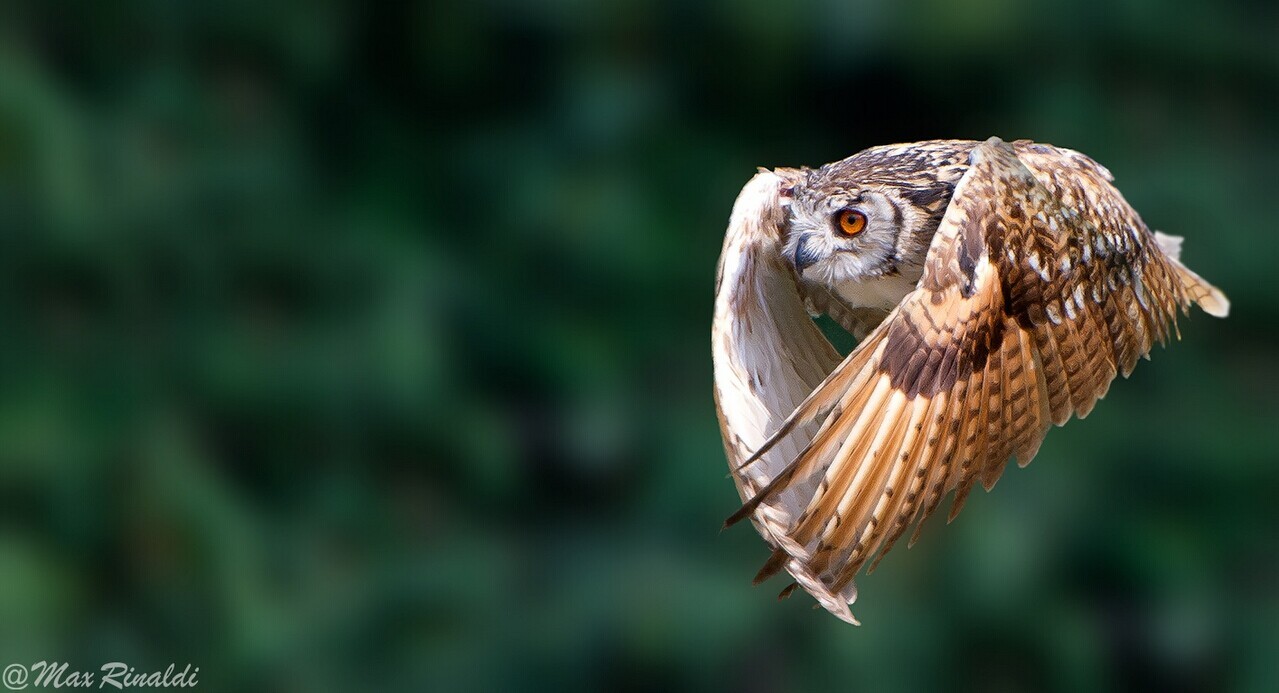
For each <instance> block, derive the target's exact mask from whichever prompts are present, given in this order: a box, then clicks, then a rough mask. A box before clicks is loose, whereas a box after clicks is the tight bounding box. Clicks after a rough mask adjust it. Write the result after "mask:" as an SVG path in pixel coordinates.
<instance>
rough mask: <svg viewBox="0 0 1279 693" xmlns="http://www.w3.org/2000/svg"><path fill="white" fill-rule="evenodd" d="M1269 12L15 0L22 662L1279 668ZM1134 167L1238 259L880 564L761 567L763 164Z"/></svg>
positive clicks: (597, 682) (14, 464) (612, 679)
mask: <svg viewBox="0 0 1279 693" xmlns="http://www.w3.org/2000/svg"><path fill="white" fill-rule="evenodd" d="M1275 27H1279V13H1276V11H1275V9H1274V8H1273V7H1271V6H1269V5H1265V4H1264V3H1252V7H1245V6H1243V5H1239V6H1226V5H1221V4H1204V3H1192V2H1189V1H1188V0H1185V1H1178V2H1172V3H1154V2H1118V3H1097V4H1088V5H1085V6H1083V7H1080V6H1077V5H1076V4H1074V3H1061V4H1060V6H1059V7H1055V8H1054V7H1050V6H1046V5H1044V6H1040V5H1035V4H1024V3H1015V2H1010V1H1006V0H983V1H982V2H977V3H957V2H950V1H948V0H926V1H925V2H920V3H897V2H889V1H888V0H882V1H874V2H864V3H837V2H809V3H799V4H788V3H778V2H764V1H762V0H751V1H749V2H745V3H714V4H696V3H685V2H668V3H657V4H646V3H639V2H620V3H586V2H549V3H519V2H501V1H498V0H483V1H480V2H457V3H447V2H431V3H421V4H419V5H418V6H417V7H407V6H404V5H401V4H398V3H355V2H338V1H337V0H331V1H328V2H315V3H298V2H281V3H276V2H269V1H265V0H259V1H258V2H241V1H238V0H236V1H231V2H219V3H195V2H146V3H127V4H125V5H124V6H121V4H120V3H112V2H79V3H52V2H31V3H19V4H13V3H10V4H9V5H6V6H5V7H4V8H3V9H2V10H0V226H3V231H2V236H0V237H2V238H3V241H2V243H3V247H2V248H0V283H2V284H3V290H2V291H0V315H2V316H3V318H2V322H0V325H2V326H3V332H2V336H3V339H2V341H0V379H2V380H0V382H2V385H0V508H2V510H0V516H2V517H3V518H4V524H3V529H0V665H4V664H7V663H9V662H35V661H37V660H41V659H52V660H64V661H69V662H71V663H72V664H73V667H78V668H82V669H89V670H95V671H96V670H97V668H98V667H99V666H100V665H101V664H103V663H105V662H108V661H113V660H120V661H124V662H127V663H129V664H131V665H133V666H135V667H137V668H138V669H139V670H149V669H157V668H158V669H162V668H164V667H165V666H167V665H168V664H169V663H170V662H177V663H178V667H179V668H181V667H182V666H183V665H184V664H185V663H186V662H191V663H193V664H194V665H197V666H199V667H201V672H200V680H201V688H207V689H208V690H224V691H231V690H239V691H252V690H290V691H311V690H315V691H346V690H427V691H454V690H477V691H492V690H517V689H518V690H545V691H557V692H558V691H567V690H584V689H603V690H713V689H734V690H875V691H894V690H902V691H906V690H928V691H938V690H974V691H1022V690H1027V691H1029V690H1061V691H1104V690H1121V689H1129V688H1146V689H1151V690H1162V691H1177V690H1187V691H1189V690H1241V691H1270V690H1274V689H1275V687H1276V686H1279V659H1276V652H1279V534H1277V533H1276V528H1277V527H1279V511H1277V510H1276V508H1277V507H1279V505H1277V504H1276V502H1275V501H1276V494H1279V467H1277V466H1276V459H1277V457H1276V452H1275V450H1276V445H1275V443H1276V427H1275V426H1276V420H1275V417H1276V414H1277V413H1279V407H1277V406H1276V405H1277V395H1276V388H1277V387H1279V362H1276V359H1275V348H1274V330H1273V328H1272V325H1274V324H1275V321H1276V319H1279V315H1277V311H1276V306H1277V305H1279V283H1277V282H1276V281H1275V268H1274V263H1275V259H1276V257H1279V253H1276V247H1275V242H1274V239H1275V238H1276V235H1275V223H1276V222H1275V214H1274V211H1273V207H1274V201H1275V194H1274V192H1273V191H1272V189H1271V188H1272V187H1273V186H1274V175H1273V171H1274V168H1275V162H1276V161H1279V127H1277V126H1276V124H1279V98H1277V94H1279V91H1277V85H1279V61H1276V60H1275V48H1274V46H1275V40H1276V38H1279V37H1277V36H1276V35H1275ZM990 135H999V136H1001V137H1003V138H1005V139H1009V140H1012V139H1015V138H1022V137H1028V138H1034V139H1038V140H1041V141H1046V142H1051V143H1054V144H1057V145H1062V146H1068V147H1074V148H1077V149H1080V150H1082V151H1084V152H1086V153H1087V154H1089V155H1091V156H1093V157H1095V158H1096V159H1098V160H1099V161H1101V162H1102V163H1104V164H1105V165H1107V166H1108V167H1110V168H1111V170H1112V171H1113V172H1114V173H1115V176H1116V178H1117V182H1118V184H1119V186H1120V188H1121V189H1122V190H1123V191H1124V194H1125V195H1126V196H1127V197H1128V199H1129V200H1130V201H1131V202H1132V203H1133V204H1134V205H1135V206H1136V207H1137V209H1139V210H1140V211H1141V212H1142V213H1143V214H1144V215H1145V218H1146V220H1147V221H1148V222H1149V223H1150V225H1151V226H1152V227H1155V228H1159V229H1162V230H1164V231H1166V232H1168V233H1173V234H1178V235H1184V236H1186V244H1185V258H1186V260H1187V263H1188V264H1189V266H1191V267H1192V268H1194V269H1195V270H1196V271H1198V272H1200V273H1201V274H1203V276H1205V277H1207V278H1208V279H1209V280H1210V281H1212V282H1214V283H1215V284H1217V285H1218V286H1220V287H1221V288H1222V289H1223V290H1224V291H1225V292H1226V293H1227V294H1228V295H1229V296H1230V298H1231V299H1232V300H1233V303H1234V309H1233V313H1232V315H1231V317H1230V318H1229V319H1228V320H1226V321H1216V320H1214V319H1211V318H1209V317H1207V316H1205V315H1204V314H1202V313H1199V312H1196V313H1194V314H1193V315H1191V316H1190V317H1189V318H1188V319H1183V320H1182V322H1181V331H1182V334H1183V335H1184V339H1183V341H1182V342H1180V343H1176V344H1173V345H1172V346H1171V347H1170V348H1168V349H1166V350H1157V351H1156V352H1155V354H1154V359H1153V362H1152V363H1143V364H1141V365H1140V366H1139V367H1138V368H1137V371H1136V372H1135V374H1134V375H1133V377H1132V379H1131V380H1130V381H1128V382H1118V383H1116V384H1115V386H1114V387H1113V388H1112V390H1111V394H1110V396H1109V397H1108V398H1107V399H1106V401H1104V402H1102V403H1101V404H1100V405H1099V406H1098V408H1097V410H1096V412H1095V414H1094V415H1093V416H1092V417H1090V418H1089V419H1088V420H1087V421H1083V422H1074V423H1072V424H1070V425H1069V426H1068V427H1067V428H1066V429H1065V430H1063V431H1054V432H1053V433H1052V434H1050V436H1049V438H1048V441H1047V443H1046V444H1045V445H1044V447H1043V449H1042V451H1041V452H1040V454H1039V457H1038V458H1037V460H1036V462H1035V464H1034V465H1032V466H1031V468H1029V469H1027V470H1013V471H1010V472H1009V473H1008V474H1007V475H1006V476H1005V478H1004V480H1003V481H1001V482H1000V484H999V489H998V491H997V492H995V493H993V494H991V495H989V496H986V495H984V494H978V495H980V497H979V498H975V499H973V500H972V501H971V502H970V504H969V506H968V510H967V512H965V513H964V515H963V517H961V518H960V519H959V520H958V521H957V522H956V524H955V525H953V526H951V527H948V528H947V527H943V526H942V523H941V522H940V521H939V520H933V521H932V523H931V526H930V527H929V528H928V529H927V530H926V531H925V533H924V538H923V540H922V541H921V543H920V545H918V546H917V547H916V548H915V549H914V550H913V551H909V552H907V551H904V550H901V549H899V550H898V552H895V553H894V554H893V555H892V556H890V557H889V558H888V559H887V560H886V561H885V562H884V564H883V565H882V566H881V567H880V569H879V571H878V572H877V573H876V574H874V575H873V576H870V577H869V578H866V579H863V580H862V581H861V582H860V585H861V588H862V594H863V600H862V601H861V602H860V603H859V604H858V605H857V607H856V609H855V611H856V613H857V615H858V616H859V617H860V618H861V619H862V621H863V622H864V623H865V624H866V625H865V626H863V627H862V628H860V629H859V628H852V627H849V626H846V625H845V624H843V623H840V622H839V621H837V620H835V619H834V618H832V617H830V616H829V615H827V614H825V613H823V612H820V611H812V610H811V609H810V608H809V605H810V604H811V600H810V599H809V598H808V597H807V596H805V595H802V594H799V595H796V596H795V597H793V598H791V599H790V600H788V601H786V602H784V603H781V604H778V603H777V602H775V601H774V600H773V599H772V594H773V593H774V592H775V591H776V590H778V589H781V587H783V586H784V584H785V583H784V582H782V581H780V580H777V581H774V583H770V584H769V585H767V586H765V587H763V588H759V589H754V588H752V587H751V586H750V582H749V581H750V577H751V575H753V574H754V571H755V570H756V568H757V567H758V564H759V563H760V562H761V561H762V560H763V559H764V558H765V557H766V555H767V552H766V549H765V547H764V545H763V543H762V542H761V541H760V540H759V538H758V537H757V536H756V535H755V534H754V533H753V532H752V531H751V530H750V529H749V528H747V527H741V528H737V529H734V530H732V531H730V532H726V533H724V534H722V535H721V534H719V533H718V532H719V526H720V521H721V520H722V519H723V518H724V517H725V516H727V515H728V514H729V513H731V512H732V511H733V510H734V509H735V508H736V507H737V497H736V495H735V493H734V491H733V488H732V484H731V482H729V481H728V480H727V479H726V478H725V473H726V471H727V467H726V465H725V463H724V459H723V451H722V447H721V444H720V441H719V432H718V429H717V425H716V421H715V415H714V410H713V407H712V403H711V394H710V392H711V387H710V378H711V371H710V354H709V344H708V341H709V320H710V314H711V298H712V283H713V279H714V264H715V260H716V257H717V255H718V252H719V246H720V242H721V240H722V233H723V228H724V224H725V222H726V219H727V215H728V212H729V209H730V206H731V204H732V201H733V198H734V196H735V195H736V192H737V190H738V189H739V188H740V186H741V185H742V184H743V183H744V182H745V181H746V180H747V179H748V178H749V177H750V176H751V175H752V173H753V171H754V167H755V166H757V165H769V166H773V165H799V164H810V165H812V164H820V163H822V162H825V161H829V160H833V159H837V158H841V157H843V156H846V155H848V154H850V153H852V152H854V151H857V150H859V149H862V148H864V147H867V146H870V145H875V144H883V143H887V142H893V141H913V140H919V139H927V138H934V137H966V138H985V137H987V136H990Z"/></svg>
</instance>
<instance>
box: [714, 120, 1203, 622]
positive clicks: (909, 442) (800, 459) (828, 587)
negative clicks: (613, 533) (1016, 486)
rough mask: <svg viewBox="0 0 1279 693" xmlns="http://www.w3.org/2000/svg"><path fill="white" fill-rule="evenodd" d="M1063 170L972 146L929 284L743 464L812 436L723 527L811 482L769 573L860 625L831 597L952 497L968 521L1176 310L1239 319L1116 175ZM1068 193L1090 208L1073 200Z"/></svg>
mask: <svg viewBox="0 0 1279 693" xmlns="http://www.w3.org/2000/svg"><path fill="white" fill-rule="evenodd" d="M1085 159H1086V157H1085ZM1088 161H1089V162H1090V161H1091V160H1088ZM1081 165H1082V164H1081ZM1037 168H1040V167H1037ZM1102 171H1104V169H1102ZM1040 175H1041V176H1043V177H1048V178H1051V177H1052V176H1053V175H1056V174H1050V173H1048V172H1047V166H1044V167H1043V168H1040ZM1062 175H1063V176H1065V177H1066V178H1067V179H1068V181H1069V182H1063V181H1061V180H1056V179H1052V180H1049V182H1048V184H1047V185H1045V184H1044V183H1043V182H1041V180H1039V179H1038V178H1037V177H1036V175H1035V174H1034V173H1032V171H1031V170H1029V169H1028V168H1027V166H1026V165H1024V164H1023V162H1022V161H1021V160H1020V159H1019V158H1018V156H1017V154H1016V152H1015V151H1014V149H1013V148H1012V147H1011V146H1010V145H1008V144H1006V143H1004V142H1002V141H1000V140H999V139H998V138H992V139H990V140H988V141H986V142H984V143H982V144H980V145H978V146H977V147H976V148H974V150H973V152H972V154H971V157H970V166H969V169H968V171H967V172H966V173H965V174H964V176H963V177H962V178H961V180H960V181H959V183H958V184H957V186H956V188H955V192H954V196H953V198H952V200H951V203H950V205H949V207H948V208H947V210H946V213H945V215H944V217H943V219H942V221H941V224H940V226H939V228H938V231H937V233H936V235H935V236H934V239H933V242H932V244H931V246H930V248H929V251H928V255H927V258H926V261H925V269H924V274H923V276H922V278H921V280H920V282H919V284H918V287H917V288H916V290H914V291H913V292H911V293H910V294H908V295H907V296H906V297H905V298H904V299H903V300H902V302H901V303H900V304H899V305H898V306H897V307H896V308H895V309H894V310H893V311H892V312H891V313H890V314H889V315H888V317H887V318H886V319H885V320H884V321H883V322H882V323H881V324H879V326H878V327H876V328H875V329H874V330H873V331H872V332H871V333H870V334H869V335H868V336H867V338H866V339H865V340H863V341H862V343H861V344H860V345H859V346H858V348H857V349H855V350H854V351H853V352H852V353H851V354H849V356H848V357H847V358H846V359H845V360H844V361H843V362H842V363H841V364H840V365H839V366H837V367H836V368H835V370H834V371H832V372H831V373H830V375H829V376H828V377H827V378H826V379H825V380H824V381H823V382H822V383H821V384H820V385H819V386H818V387H817V388H816V389H815V390H814V391H813V392H812V394H811V395H810V396H809V397H808V398H807V399H805V400H804V401H803V402H802V403H801V404H800V405H799V406H798V407H797V408H796V409H795V411H794V412H793V413H792V414H791V415H790V416H789V417H788V418H787V419H786V420H785V421H784V422H783V423H782V424H781V425H780V426H779V427H778V429H777V431H776V433H775V434H774V435H772V436H771V437H770V438H769V439H768V440H766V441H765V442H764V443H763V445H761V446H760V447H759V449H757V450H756V451H755V453H754V454H753V455H752V456H750V457H748V458H746V459H745V460H744V461H743V462H742V464H741V465H740V466H739V467H738V472H739V473H741V472H744V471H745V470H747V469H748V468H749V467H750V466H751V465H752V464H754V463H755V461H756V460H758V459H760V458H761V456H762V455H764V454H765V453H767V452H768V451H769V450H771V449H773V447H774V446H776V445H778V444H779V443H781V442H783V441H786V440H787V438H788V437H789V436H792V434H796V435H797V436H802V437H803V439H804V440H803V446H802V449H801V450H800V452H799V453H798V454H797V455H795V456H794V457H793V458H791V460H790V462H789V464H787V465H785V466H784V467H781V468H780V470H779V471H777V473H776V474H774V475H772V476H771V479H770V480H769V481H768V483H767V484H764V485H763V486H762V487H760V488H759V489H758V491H757V492H756V493H755V495H754V496H752V497H751V498H750V499H749V500H747V501H746V502H745V504H744V505H743V506H742V508H741V509H740V510H739V511H738V512H737V513H735V514H734V515H733V516H732V517H730V518H729V519H728V521H727V522H726V523H725V524H726V525H731V524H733V523H734V522H736V521H738V520H740V519H742V518H744V517H748V516H752V515H753V514H754V513H757V512H762V511H761V505H764V506H765V507H768V506H769V504H772V503H775V502H776V499H777V498H778V497H779V494H784V493H788V492H794V490H795V489H811V493H809V494H806V498H805V502H803V503H802V507H796V508H794V512H793V519H792V520H791V521H790V522H788V523H787V524H786V525H785V527H783V528H780V529H776V528H775V529H774V531H773V533H772V534H773V537H772V538H773V540H774V544H775V547H776V548H775V551H774V554H773V556H772V558H770V559H769V561H768V563H766V565H765V566H764V568H763V570H761V571H760V575H759V576H757V581H758V580H763V579H765V578H767V577H769V576H770V575H771V574H773V573H775V572H778V571H779V570H780V569H781V568H783V567H785V568H786V569H787V570H788V571H790V572H791V573H792V574H793V575H795V576H796V578H797V579H798V580H799V582H800V584H801V585H803V586H804V587H805V588H806V589H808V591H809V592H811V593H813V594H814V596H817V597H818V598H819V601H820V602H821V603H822V604H823V605H824V606H825V607H826V608H827V609H828V610H830V611H832V613H835V614H836V615H837V616H839V617H841V618H843V619H845V620H847V621H850V622H853V623H855V622H856V621H855V620H854V619H853V618H852V615H851V613H849V612H848V609H847V606H846V605H845V604H843V603H841V602H838V601H836V600H833V599H832V596H833V595H850V594H853V595H855V591H854V590H852V589H851V588H852V581H853V577H854V575H855V574H856V573H857V572H858V571H859V570H860V569H861V568H862V566H863V565H865V564H866V562H867V561H868V560H869V559H871V558H872V556H875V555H876V554H877V555H878V557H879V558H882V557H883V555H884V554H885V553H886V552H887V551H888V550H889V549H891V547H892V546H893V544H894V543H895V542H896V541H897V540H898V539H899V538H900V537H901V536H902V534H903V533H904V532H905V531H906V529H907V528H908V527H910V526H911V524H912V523H914V522H915V520H916V519H918V520H919V525H920V526H922V523H923V520H924V519H925V518H927V517H928V516H929V515H930V514H931V513H932V512H933V510H934V509H935V508H936V506H937V505H938V503H939V502H940V501H941V499H942V498H943V497H944V496H945V495H946V494H947V493H948V492H950V491H951V490H957V491H956V494H955V500H954V503H953V505H952V507H951V511H950V519H953V518H954V517H955V515H956V514H958V513H959V511H960V509H961V508H962V507H963V504H964V500H965V498H966V497H967V495H968V493H969V491H970V490H971V488H972V486H973V484H974V483H975V482H977V481H978V480H980V481H981V482H982V484H983V486H985V487H986V488H987V489H989V488H991V487H992V486H993V485H994V483H995V481H996V480H997V479H998V478H999V476H1000V474H1001V473H1002V471H1003V469H1004V466H1005V464H1006V463H1007V461H1008V459H1009V458H1010V457H1016V458H1017V461H1018V464H1020V465H1025V464H1027V463H1029V462H1030V460H1031V459H1032V458H1033V457H1034V456H1035V453H1036V451H1037V450H1038V448H1039V445H1040V443H1041V441H1042V440H1043V438H1044V435H1045V433H1046V432H1047V430H1048V428H1049V427H1050V424H1057V425H1062V424H1064V423H1065V422H1066V421H1067V420H1068V419H1069V418H1070V416H1071V415H1078V416H1080V417H1082V416H1085V415H1087V414H1088V412H1089V411H1091V409H1092V407H1093V405H1094V404H1095V403H1096V401H1097V400H1098V399H1100V398H1101V397H1103V396H1104V395H1105V394H1106V390H1107V388H1108V387H1109V384H1110V382H1111V380H1113V379H1114V377H1115V375H1116V374H1117V373H1122V374H1123V375H1125V376H1127V375H1128V373H1129V372H1130V371H1131V370H1132V368H1133V366H1134V365H1135V363H1136V361H1137V359H1138V358H1139V357H1142V356H1145V355H1146V354H1147V353H1148V352H1149V351H1150V349H1151V347H1152V345H1153V344H1154V343H1155V342H1156V341H1157V342H1160V343H1163V342H1164V341H1165V340H1166V339H1167V338H1168V335H1169V333H1170V327H1171V328H1172V329H1174V330H1175V329H1176V327H1175V319H1176V312H1177V310H1178V309H1181V310H1182V311H1185V310H1187V309H1188V307H1189V305H1190V303H1191V302H1197V303H1199V304H1200V305H1201V306H1202V307H1203V308H1204V309H1205V310H1206V311H1208V312H1209V313H1211V314H1214V315H1224V314H1225V313H1226V311H1227V310H1228V305H1229V304H1228V302H1227V301H1226V299H1225V297H1224V296H1223V295H1222V294H1221V292H1220V291H1218V290H1216V289H1215V288H1213V287H1212V286H1210V285H1209V284H1207V282H1205V281H1203V280H1202V279H1200V278H1199V277H1198V276H1196V275H1194V274H1193V273H1192V272H1190V271H1189V270H1187V269H1186V268H1185V267H1183V266H1182V265H1181V264H1180V262H1178V261H1177V260H1176V259H1173V258H1171V257H1169V256H1167V255H1166V254H1165V253H1164V252H1163V251H1162V250H1161V249H1160V246H1159V244H1158V243H1157V242H1156V241H1155V239H1154V236H1153V235H1152V234H1151V233H1150V231H1148V230H1147V229H1146V228H1145V226H1144V225H1143V224H1142V223H1141V222H1140V220H1139V219H1137V218H1136V215H1135V213H1133V212H1132V211H1131V208H1130V207H1128V205H1127V203H1125V202H1124V201H1123V200H1122V198H1119V197H1118V193H1117V192H1114V189H1113V188H1110V187H1109V185H1108V184H1107V183H1106V180H1105V179H1104V178H1103V177H1101V175H1102V174H1101V173H1100V172H1097V173H1096V176H1098V179H1097V180H1096V181H1094V180H1092V179H1091V178H1090V177H1089V176H1091V175H1093V174H1089V176H1082V177H1081V176H1080V175H1078V172H1074V171H1070V170H1066V171H1063V173H1062ZM1071 186H1082V187H1078V189H1075V188H1074V187H1071ZM1103 186H1104V187H1103ZM1066 187H1071V191H1070V192H1071V194H1070V195H1069V196H1068V197H1069V198H1070V200H1071V202H1073V203H1074V205H1075V206H1070V205H1067V204H1063V202H1062V197H1067V195H1062V194H1061V191H1062V190H1064V189H1065V188H1066ZM1053 188H1055V189H1056V192H1057V194H1054V190H1053ZM1080 209H1081V210H1082V211H1083V212H1084V214H1081V213H1080V211H1078V210H1080ZM814 430H815V432H814V433H810V432H812V431H814ZM797 432H799V433H797ZM918 533H919V528H918V527H917V528H916V530H915V533H914V536H913V537H912V539H911V543H913V542H914V540H915V538H917V537H918ZM875 561H876V562H877V561H878V558H876V559H875ZM870 569H871V570H873V569H874V564H873V563H872V564H871V566H870ZM788 589H789V588H788Z"/></svg>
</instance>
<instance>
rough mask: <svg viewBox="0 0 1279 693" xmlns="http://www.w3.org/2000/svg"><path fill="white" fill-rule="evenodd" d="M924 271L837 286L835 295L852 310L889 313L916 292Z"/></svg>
mask: <svg viewBox="0 0 1279 693" xmlns="http://www.w3.org/2000/svg"><path fill="white" fill-rule="evenodd" d="M921 274H923V269H918V270H914V271H913V272H904V273H901V274H895V275H892V276H886V277H875V278H873V279H866V280H862V281H859V282H844V283H842V284H838V285H836V286H835V287H834V288H835V294H836V295H837V296H838V297H839V299H840V300H841V301H843V302H844V303H846V304H847V305H848V307H850V308H875V309H879V310H885V311H889V310H892V309H893V308H896V307H897V304H898V303H901V300H902V299H903V298H905V297H906V294H908V293H910V292H911V291H914V290H915V285H916V284H918V283H919V277H920V275H921Z"/></svg>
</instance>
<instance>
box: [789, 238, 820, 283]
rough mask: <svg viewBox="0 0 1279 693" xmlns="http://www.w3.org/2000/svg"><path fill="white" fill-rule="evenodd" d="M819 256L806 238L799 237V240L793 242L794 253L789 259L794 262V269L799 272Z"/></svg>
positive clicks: (814, 261) (813, 262)
mask: <svg viewBox="0 0 1279 693" xmlns="http://www.w3.org/2000/svg"><path fill="white" fill-rule="evenodd" d="M819 259H821V258H820V256H819V255H818V254H817V251H816V250H815V249H814V248H813V247H812V246H811V245H809V244H808V239H807V238H804V237H801V238H800V239H799V242H798V243H796V244H795V254H794V255H793V256H791V261H792V262H794V263H795V271H797V272H800V273H801V274H802V273H803V272H804V270H805V269H807V268H808V267H810V266H812V265H813V264H815V263H816V262H817V261H818V260H819Z"/></svg>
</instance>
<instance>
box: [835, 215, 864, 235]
mask: <svg viewBox="0 0 1279 693" xmlns="http://www.w3.org/2000/svg"><path fill="white" fill-rule="evenodd" d="M835 228H837V229H838V230H839V232H840V233H842V234H844V235H845V236H856V235H857V234H859V233H861V232H862V230H864V229H865V228H866V215H865V214H862V213H861V212H859V211H857V210H855V209H841V210H839V211H838V212H836V213H835Z"/></svg>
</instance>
